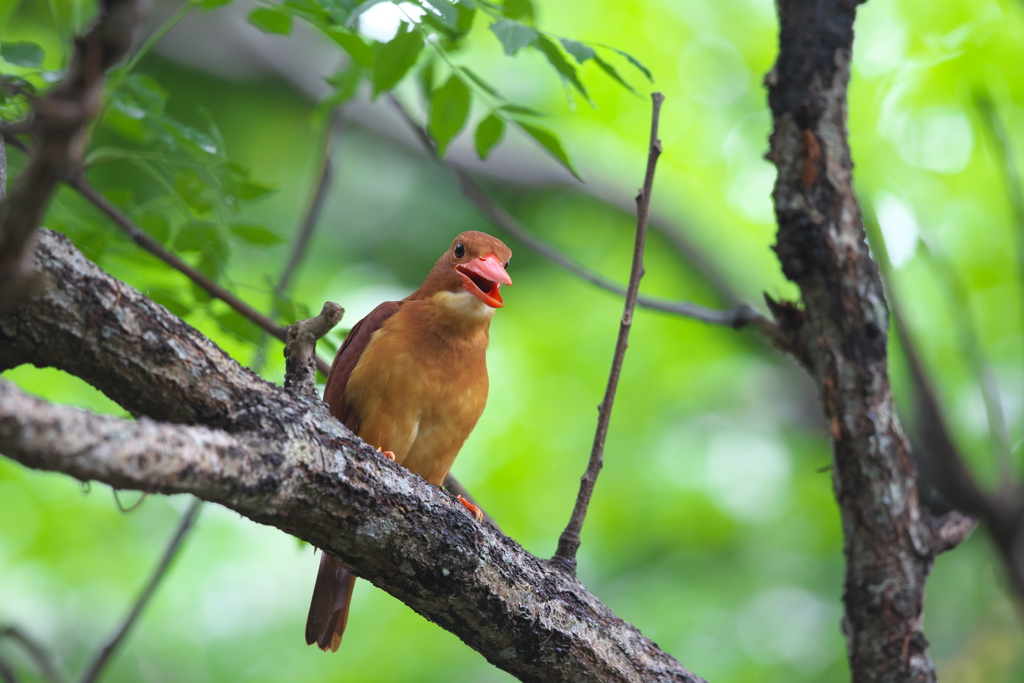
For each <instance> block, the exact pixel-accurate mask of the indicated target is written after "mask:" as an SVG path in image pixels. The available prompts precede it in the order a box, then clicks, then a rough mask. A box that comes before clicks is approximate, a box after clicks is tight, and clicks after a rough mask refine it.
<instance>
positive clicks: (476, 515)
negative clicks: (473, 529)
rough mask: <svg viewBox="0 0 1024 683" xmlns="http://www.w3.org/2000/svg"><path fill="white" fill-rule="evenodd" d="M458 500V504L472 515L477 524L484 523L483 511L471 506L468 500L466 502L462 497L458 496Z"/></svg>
mask: <svg viewBox="0 0 1024 683" xmlns="http://www.w3.org/2000/svg"><path fill="white" fill-rule="evenodd" d="M458 499H459V502H460V503H462V504H463V505H464V506H465V507H466V509H467V510H469V512H470V514H472V515H473V519H475V520H476V521H478V522H482V521H484V511H483V510H481V509H480V508H479V507H477V506H476V505H473V504H472V503H470V502H469V501H468V500H466V499H465V498H463V497H462V496H458Z"/></svg>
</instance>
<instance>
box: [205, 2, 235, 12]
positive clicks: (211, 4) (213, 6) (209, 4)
mask: <svg viewBox="0 0 1024 683" xmlns="http://www.w3.org/2000/svg"><path fill="white" fill-rule="evenodd" d="M230 4H231V0H201V1H200V3H199V9H201V10H202V11H204V12H209V11H210V10H212V9H217V8H218V7H223V6H224V5H230Z"/></svg>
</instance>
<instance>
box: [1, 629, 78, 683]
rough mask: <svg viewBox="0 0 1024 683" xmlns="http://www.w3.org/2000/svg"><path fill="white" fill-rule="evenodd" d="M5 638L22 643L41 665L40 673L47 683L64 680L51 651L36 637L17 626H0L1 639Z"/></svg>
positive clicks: (33, 658)
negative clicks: (37, 640) (38, 641)
mask: <svg viewBox="0 0 1024 683" xmlns="http://www.w3.org/2000/svg"><path fill="white" fill-rule="evenodd" d="M4 638H10V639H11V640H15V641H17V642H18V643H20V644H21V646H22V647H23V648H24V649H25V652H27V653H28V655H29V657H31V658H32V660H33V661H34V662H35V663H36V666H38V667H39V673H41V674H42V675H43V678H45V679H46V680H47V683H63V682H64V676H62V675H61V673H60V671H58V670H57V665H56V664H54V663H53V659H52V658H51V657H50V653H49V652H48V651H47V650H46V648H44V647H43V646H42V645H41V644H40V643H37V642H36V641H35V639H34V638H32V637H31V636H29V635H28V634H27V633H25V632H24V631H22V630H21V629H20V628H18V627H17V626H5V627H3V628H0V640H2V639H4Z"/></svg>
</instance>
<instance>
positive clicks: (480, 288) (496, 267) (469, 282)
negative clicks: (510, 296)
mask: <svg viewBox="0 0 1024 683" xmlns="http://www.w3.org/2000/svg"><path fill="white" fill-rule="evenodd" d="M455 270H456V272H458V274H459V275H461V276H462V288H463V289H465V290H467V291H469V292H471V293H472V294H473V296H475V297H476V298H477V299H480V301H483V302H484V303H485V304H487V305H488V306H490V307H491V308H501V307H502V306H504V305H505V302H504V301H502V300H501V292H499V291H498V290H499V289H500V288H501V286H502V285H511V284H512V278H510V277H509V276H508V273H507V272H506V271H505V267H504V266H502V265H501V261H499V260H498V257H497V256H495V255H494V254H488V255H487V256H481V257H480V258H475V259H473V260H472V261H470V262H469V263H466V264H462V263H460V264H458V265H456V266H455Z"/></svg>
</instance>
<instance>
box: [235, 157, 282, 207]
mask: <svg viewBox="0 0 1024 683" xmlns="http://www.w3.org/2000/svg"><path fill="white" fill-rule="evenodd" d="M226 166H227V171H228V172H227V178H226V179H225V181H226V183H227V187H228V192H229V193H230V194H231V195H232V196H234V197H236V198H237V199H239V200H240V201H243V202H251V201H253V200H254V199H259V198H260V197H262V196H264V195H267V194H270V193H271V192H273V191H275V190H276V189H277V186H276V185H271V184H269V183H261V182H259V181H258V180H253V179H252V178H250V177H249V169H247V168H245V167H244V166H242V165H241V164H235V163H232V162H228V163H227V164H226Z"/></svg>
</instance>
